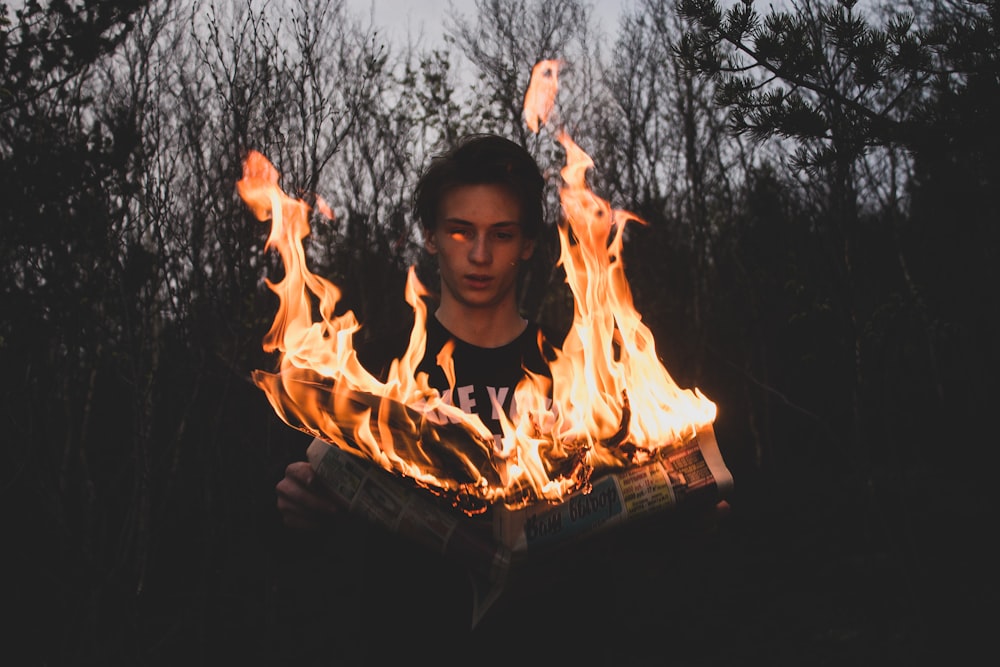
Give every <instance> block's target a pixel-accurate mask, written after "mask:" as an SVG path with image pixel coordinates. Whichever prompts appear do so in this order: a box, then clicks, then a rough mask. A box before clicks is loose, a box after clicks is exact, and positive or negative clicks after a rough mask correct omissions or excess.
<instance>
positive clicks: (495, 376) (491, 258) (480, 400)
mask: <svg viewBox="0 0 1000 667" xmlns="http://www.w3.org/2000/svg"><path fill="white" fill-rule="evenodd" d="M543 198H544V179H543V177H542V175H541V173H540V170H539V168H538V165H537V164H536V163H535V160H534V158H532V156H531V155H530V153H528V152H527V151H526V150H525V149H524V148H522V147H521V146H519V145H518V144H516V143H514V142H511V141H509V140H507V139H504V138H502V137H498V136H494V135H475V136H472V137H469V138H467V139H465V140H464V141H462V142H461V143H460V144H459V145H458V146H456V147H455V148H454V149H453V150H451V151H449V152H448V153H446V154H444V155H442V156H439V157H436V158H435V159H434V160H433V161H432V162H431V164H430V165H429V167H428V168H427V170H426V171H425V172H424V174H423V175H422V177H421V179H420V181H419V182H418V184H417V187H416V190H415V193H414V213H415V216H416V217H417V219H418V220H419V221H420V223H421V226H422V228H423V234H424V246H425V248H426V250H427V252H429V253H430V254H431V255H433V256H434V257H435V258H436V259H437V264H438V273H439V275H440V289H439V295H438V300H437V304H436V308H434V309H433V310H432V312H431V313H429V316H428V322H427V346H426V352H425V355H424V359H423V361H422V363H420V364H419V366H418V371H424V372H426V373H428V378H429V383H430V385H431V386H432V387H434V388H436V389H438V391H439V392H441V394H442V395H443V396H445V398H446V400H449V401H450V402H451V403H452V404H454V405H456V406H458V407H460V408H462V409H463V410H465V411H466V412H469V413H475V414H478V415H479V416H480V418H481V419H482V421H483V423H484V424H485V425H486V426H487V427H488V428H490V430H491V432H492V433H494V434H495V437H499V434H500V422H499V419H498V416H497V415H496V414H495V413H494V402H495V401H499V402H500V404H501V406H502V408H503V409H504V410H505V411H508V413H509V411H510V408H511V405H510V403H511V399H512V396H513V393H514V388H515V386H516V385H517V383H518V382H519V381H520V379H521V378H522V377H523V374H524V372H523V368H524V367H527V368H529V369H530V370H532V371H533V372H535V373H546V372H547V366H546V365H545V363H544V361H543V358H542V354H541V352H540V351H539V341H538V327H537V326H536V325H535V324H534V323H530V322H528V321H527V320H526V319H525V318H524V317H522V316H521V313H520V312H519V310H518V301H517V296H518V295H517V286H518V274H519V270H520V267H521V265H522V263H523V262H525V261H526V260H528V259H529V258H530V257H531V256H532V253H533V252H534V250H535V244H536V241H537V239H538V237H539V234H540V233H541V230H542V226H543ZM448 341H452V342H453V343H454V349H453V351H452V359H453V362H454V372H455V383H454V387H453V388H452V387H451V386H450V383H449V381H448V379H447V378H446V376H445V373H444V371H443V370H442V369H441V368H440V367H439V366H438V365H437V363H436V356H437V353H438V351H439V350H441V348H442V347H443V346H444V345H445V344H446V343H447V342H448ZM398 351H399V352H401V351H402V350H398ZM366 356H367V357H368V358H369V359H373V358H378V357H379V355H378V354H375V355H366V354H364V351H361V352H360V357H361V359H362V361H363V362H364V361H365V359H366ZM387 356H388V358H386V357H387ZM392 356H393V355H391V354H390V355H385V354H383V355H381V357H382V358H380V359H379V360H378V361H376V362H374V363H373V364H366V365H368V367H369V370H371V371H372V372H373V373H375V374H378V368H381V367H382V365H383V364H384V363H387V362H388V361H390V360H391V357H392ZM373 366H375V367H376V368H373ZM276 490H277V497H278V500H277V503H278V510H279V512H280V513H281V516H282V519H283V521H284V523H285V524H286V525H287V526H290V527H295V528H302V529H308V530H312V531H319V532H322V533H324V534H325V535H326V536H327V539H328V540H329V541H330V543H329V545H328V546H327V548H328V549H329V550H330V551H341V552H342V551H343V550H351V551H360V553H361V556H360V557H359V559H358V560H359V561H360V563H358V564H357V570H356V571H352V572H351V573H350V576H352V577H355V578H357V579H358V580H359V582H360V583H358V584H357V588H356V589H355V591H356V598H357V599H355V600H354V601H353V602H351V603H349V606H350V607H351V608H352V609H353V610H355V616H354V622H355V623H356V629H357V632H358V642H359V643H360V644H362V647H361V648H360V653H361V658H362V659H361V660H360V662H366V663H370V664H394V663H396V662H399V661H403V660H405V661H416V662H420V661H421V659H429V660H433V661H434V662H435V663H436V664H441V663H442V661H444V662H448V661H449V660H451V659H454V661H455V663H456V664H458V663H461V664H468V663H470V662H479V663H480V664H482V662H483V660H484V659H486V658H490V657H491V656H487V655H472V654H471V652H476V653H479V650H480V649H481V648H483V647H484V646H489V647H492V648H491V649H490V650H502V649H503V646H502V645H500V644H502V643H504V641H506V642H511V641H514V642H516V641H526V640H527V637H524V638H523V639H521V640H517V639H515V638H512V637H509V635H510V633H511V632H519V631H520V630H514V628H519V629H523V628H525V627H526V625H530V626H532V627H534V626H535V621H529V620H528V619H529V618H530V616H531V614H532V613H535V614H541V613H544V610H545V609H546V607H545V606H544V605H535V606H533V607H531V608H530V609H522V608H518V609H516V610H515V611H513V612H502V611H501V612H494V611H492V610H491V612H490V614H488V615H487V618H486V619H485V620H484V622H483V625H482V626H480V628H477V630H476V631H475V632H471V631H470V626H471V620H472V606H471V605H472V588H471V582H470V580H469V578H468V576H467V574H466V573H465V572H464V571H463V570H462V569H461V568H460V567H459V566H457V565H456V564H454V563H451V562H449V561H446V560H445V559H444V558H443V557H441V556H438V555H436V554H431V553H429V552H427V551H426V550H424V549H423V548H422V547H418V546H415V545H413V544H411V543H409V542H408V541H406V540H405V539H403V538H398V537H397V536H393V535H389V534H388V533H387V531H384V530H380V529H375V528H372V527H368V526H364V525H359V522H356V521H351V520H349V519H350V518H349V517H346V516H345V515H346V514H347V512H346V511H344V510H343V508H340V507H338V506H337V504H336V503H335V502H334V501H333V500H332V499H331V498H330V496H329V495H328V493H327V492H326V490H325V488H324V487H323V484H322V482H321V481H320V480H319V479H318V478H317V476H316V475H315V473H314V472H313V470H312V468H311V467H310V466H309V464H308V463H307V462H305V461H299V462H295V463H292V464H291V465H289V466H288V467H287V469H286V471H285V476H284V478H283V479H282V480H281V481H280V482H279V483H278V485H277V487H276ZM581 592H582V590H575V591H573V592H571V593H570V594H569V597H568V598H567V599H573V595H574V594H577V595H578V594H581ZM539 593H540V594H542V595H545V591H544V589H540V590H539ZM546 600H547V601H551V598H546ZM491 615H494V616H497V617H499V618H493V617H491ZM552 622H556V624H557V625H558V621H557V620H555V619H553V620H546V621H545V623H546V624H549V623H552ZM537 629H538V630H540V631H545V632H547V631H546V630H543V629H542V628H537ZM567 631H568V630H567ZM502 637H508V639H507V640H503V639H502ZM529 643H537V642H529ZM354 648H355V649H358V647H357V645H355V647H354ZM543 653H544V651H543ZM573 653H574V651H573V647H572V646H570V650H569V651H568V652H567V651H562V650H561V651H560V652H559V656H560V657H571V656H572V655H573ZM588 653H591V654H592V651H591V650H590V649H588ZM355 655H357V654H355ZM500 655H501V654H497V655H496V656H492V657H496V658H498V659H499V656H500Z"/></svg>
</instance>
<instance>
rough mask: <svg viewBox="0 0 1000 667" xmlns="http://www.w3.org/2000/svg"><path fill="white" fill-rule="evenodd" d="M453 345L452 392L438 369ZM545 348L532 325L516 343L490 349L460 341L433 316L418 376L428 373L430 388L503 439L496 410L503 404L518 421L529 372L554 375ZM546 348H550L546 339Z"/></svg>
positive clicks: (536, 328)
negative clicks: (517, 394)
mask: <svg viewBox="0 0 1000 667" xmlns="http://www.w3.org/2000/svg"><path fill="white" fill-rule="evenodd" d="M449 341H454V348H453V350H452V353H451V355H452V360H453V361H454V369H455V386H454V387H450V386H449V382H448V378H447V376H446V374H445V372H444V369H442V368H441V366H439V365H438V363H437V355H438V353H439V352H440V351H441V349H442V348H443V347H444V346H445V345H446V344H447V343H448V342H449ZM539 344H540V341H539V329H538V327H537V326H536V325H534V324H529V325H528V326H527V327H526V328H525V330H524V331H523V332H522V333H521V335H520V336H518V337H517V338H515V339H514V340H512V341H511V342H510V343H507V344H506V345H502V346H500V347H492V348H490V347H479V346H478V345H473V344H472V343H468V342H466V341H464V340H462V339H460V338H457V337H456V336H454V335H453V334H452V333H451V332H450V331H448V330H447V329H445V327H444V325H442V324H441V323H440V322H439V321H438V319H437V318H436V317H433V316H431V317H429V318H428V320H427V347H426V351H425V353H424V358H423V360H422V361H421V362H420V364H419V365H418V366H417V372H424V373H427V376H428V384H430V386H431V387H434V388H435V389H437V390H438V392H439V393H440V394H441V395H442V397H443V398H444V401H445V402H446V403H449V404H451V405H455V406H457V407H459V408H461V409H462V411H463V412H466V413H469V414H477V415H479V418H480V419H481V420H482V422H483V424H484V425H485V426H486V427H487V428H489V430H490V433H493V434H494V436H499V435H500V433H501V432H502V429H501V426H500V418H499V415H498V414H497V411H496V407H495V405H496V404H499V405H500V407H501V409H502V410H503V411H504V412H505V413H506V414H507V415H508V416H513V414H514V413H513V412H512V410H511V408H512V403H513V397H514V388H515V387H516V386H517V384H518V382H520V381H521V379H522V378H523V377H524V370H523V369H524V368H527V369H528V370H530V371H531V372H532V373H535V374H538V375H548V366H547V364H546V363H545V361H544V358H543V355H542V352H541V351H540V348H539ZM542 344H543V345H545V346H546V347H547V346H548V343H547V342H545V339H544V338H543V340H542Z"/></svg>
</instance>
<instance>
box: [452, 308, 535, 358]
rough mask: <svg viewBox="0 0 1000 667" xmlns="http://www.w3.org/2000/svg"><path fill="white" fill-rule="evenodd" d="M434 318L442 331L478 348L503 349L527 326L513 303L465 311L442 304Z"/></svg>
mask: <svg viewBox="0 0 1000 667" xmlns="http://www.w3.org/2000/svg"><path fill="white" fill-rule="evenodd" d="M434 314H435V316H436V317H437V319H438V321H439V322H440V323H441V324H443V325H444V328H445V329H447V330H448V331H450V332H451V333H452V334H454V335H455V336H457V337H458V338H460V339H462V340H464V341H465V342H466V343H471V344H473V345H477V346H479V347H500V346H501V345H506V344H507V343H509V342H511V341H512V340H514V339H515V338H517V337H518V336H520V335H521V333H522V332H523V331H524V329H525V327H526V326H527V325H528V322H527V320H525V319H524V318H523V317H521V314H520V313H519V312H518V311H517V307H516V305H515V304H514V303H513V302H512V303H511V304H510V305H509V306H507V307H503V308H468V307H463V306H461V305H460V304H456V303H453V302H448V301H442V303H441V305H440V306H439V307H438V309H437V311H436V312H435V313H434Z"/></svg>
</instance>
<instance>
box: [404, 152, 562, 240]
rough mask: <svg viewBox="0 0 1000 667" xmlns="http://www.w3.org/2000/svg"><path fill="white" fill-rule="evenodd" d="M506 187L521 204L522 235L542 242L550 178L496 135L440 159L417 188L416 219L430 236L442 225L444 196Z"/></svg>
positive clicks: (532, 160)
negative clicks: (464, 190) (461, 190)
mask: <svg viewBox="0 0 1000 667" xmlns="http://www.w3.org/2000/svg"><path fill="white" fill-rule="evenodd" d="M494 184H495V185H503V186H506V187H507V188H509V189H510V190H511V192H512V193H513V194H514V196H515V197H517V199H518V201H519V202H520V204H521V218H522V219H521V231H522V233H523V234H524V236H525V237H526V238H529V239H534V238H537V237H538V235H539V233H540V232H541V230H542V220H543V208H544V207H543V197H544V189H545V178H544V177H543V176H542V173H541V170H540V169H539V168H538V163H537V162H535V158H533V157H532V156H531V153H529V152H528V151H527V150H526V149H525V148H524V147H522V146H521V145H520V144H517V143H514V142H513V141H510V140H509V139H505V138H503V137H501V136H498V135H495V134H474V135H469V136H466V137H464V138H463V139H462V140H461V141H460V142H459V143H458V144H457V145H456V146H455V147H454V148H452V149H451V150H449V151H448V152H446V153H444V154H442V155H437V156H435V157H434V158H433V159H432V160H431V163H430V164H429V165H428V167H427V169H426V170H425V171H424V173H423V175H421V177H420V180H419V181H418V182H417V187H416V189H415V190H414V193H413V214H414V215H415V216H416V218H417V220H419V221H420V224H421V225H422V226H423V228H424V229H425V230H428V231H433V230H434V229H435V227H437V222H438V206H439V204H440V203H441V199H442V197H444V195H445V193H447V192H448V191H449V190H451V189H452V188H455V187H459V186H463V185H494Z"/></svg>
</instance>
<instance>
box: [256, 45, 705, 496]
mask: <svg viewBox="0 0 1000 667" xmlns="http://www.w3.org/2000/svg"><path fill="white" fill-rule="evenodd" d="M559 64H560V63H559V61H555V60H547V61H542V62H540V63H539V64H538V65H536V66H535V68H534V69H533V71H532V77H531V82H530V84H529V86H528V90H527V93H526V95H525V105H524V113H525V119H526V122H527V124H528V126H529V127H530V128H531V129H532V131H534V132H536V133H537V132H539V131H540V129H541V127H542V126H544V125H545V124H546V123H547V122H548V120H549V117H550V114H551V113H552V111H553V108H554V105H555V97H556V93H557V90H558V78H557V75H558V71H559ZM557 140H558V142H559V143H560V144H561V145H562V146H563V148H564V149H565V151H566V165H565V166H564V168H563V169H562V171H561V175H562V180H563V183H562V186H561V188H560V201H561V204H562V210H563V218H562V220H561V221H560V223H559V237H560V244H561V253H560V257H559V264H560V265H561V266H562V267H563V269H564V270H565V273H566V282H567V284H568V286H569V288H570V291H571V292H572V294H573V297H574V302H575V313H574V319H573V323H572V325H571V328H570V330H569V333H568V334H567V336H566V338H565V340H564V341H563V344H562V347H561V349H559V350H557V351H556V355H555V358H554V359H553V360H552V361H551V362H550V364H549V365H550V371H551V380H549V379H547V378H540V377H536V376H534V375H532V374H530V373H528V374H527V376H526V377H525V379H524V380H523V381H522V382H521V383H520V384H519V385H518V387H517V388H516V390H515V394H514V404H515V405H516V406H517V410H516V415H515V416H514V417H513V419H504V418H503V417H501V420H502V428H503V435H502V438H501V441H500V443H499V445H497V444H495V443H494V439H493V437H492V435H491V434H490V433H489V431H488V429H487V428H486V427H485V426H484V425H483V424H482V422H481V421H480V420H479V418H478V417H477V416H475V415H469V414H466V413H463V412H462V411H461V410H460V409H459V408H457V407H455V406H453V405H450V404H448V403H446V402H445V401H444V400H443V399H442V397H441V395H440V394H439V393H438V392H437V391H436V390H435V389H433V388H431V387H430V386H428V384H427V377H426V375H425V374H423V373H419V374H417V373H415V369H416V367H417V364H418V363H419V361H420V359H421V358H422V357H423V355H424V351H425V346H426V334H425V330H424V325H425V323H426V320H427V311H426V306H425V304H424V300H423V297H424V296H426V295H427V291H426V289H425V288H424V287H423V286H422V285H421V284H420V281H419V280H418V279H417V278H416V274H415V272H414V270H413V268H411V269H410V271H409V275H408V278H407V284H406V291H405V298H406V301H407V303H409V304H410V306H411V307H412V308H413V311H414V324H413V328H412V330H411V333H410V341H409V345H408V346H407V349H406V351H405V352H404V354H403V355H402V356H401V357H400V358H399V359H396V360H395V361H393V363H392V364H391V366H390V369H389V372H388V374H387V376H386V378H385V379H384V380H380V379H378V378H376V377H374V376H372V375H371V374H370V373H369V372H368V371H367V370H366V369H365V368H364V367H363V366H362V364H361V363H360V362H359V360H358V358H357V355H356V351H355V348H354V345H353V335H354V333H356V332H357V331H358V330H359V329H360V324H359V323H358V321H357V319H356V318H355V315H354V313H353V312H351V311H347V312H345V313H343V314H341V315H335V311H336V306H337V303H338V302H339V299H340V290H339V289H338V288H337V287H336V286H335V285H334V284H332V283H330V282H329V281H327V280H325V279H323V278H321V277H320V276H317V275H315V274H313V273H311V272H310V271H309V269H308V268H307V267H306V261H305V251H304V249H303V246H302V241H303V239H304V238H305V237H306V236H308V234H309V231H310V230H309V223H308V218H309V212H310V209H309V207H308V205H307V204H305V203H304V202H303V201H302V200H299V199H293V198H291V197H289V196H287V195H286V194H285V193H284V192H283V191H282V190H281V188H280V187H279V185H278V180H279V175H278V172H277V170H276V169H275V168H274V166H273V165H271V163H270V162H268V160H267V159H266V158H265V157H264V156H263V155H261V154H260V153H256V152H251V153H250V154H249V156H248V157H247V160H246V162H245V164H244V172H243V178H242V179H241V180H240V181H239V182H238V183H237V189H238V192H239V194H240V196H241V197H242V198H243V200H244V202H246V204H247V206H248V207H249V208H250V209H251V210H252V211H253V213H254V214H255V215H256V217H257V218H258V219H259V220H261V221H265V220H271V232H270V235H269V237H268V240H267V245H266V249H268V250H271V249H274V250H277V251H278V253H279V254H280V256H281V259H282V262H283V265H284V268H285V276H284V278H282V279H281V280H280V281H279V282H277V283H272V282H271V281H267V285H268V287H269V288H270V289H271V290H272V291H274V292H275V293H276V294H277V295H278V297H279V300H280V303H279V306H278V312H277V313H276V315H275V318H274V321H273V323H272V325H271V328H270V330H269V331H268V332H267V334H266V335H265V337H264V343H263V344H264V349H265V351H268V352H277V354H278V368H277V370H276V372H273V373H272V372H265V371H260V370H258V371H255V372H254V373H253V379H254V382H255V383H256V384H257V386H258V387H260V388H261V389H262V390H263V391H264V393H265V394H266V396H267V398H268V400H269V402H270V404H271V406H272V407H273V408H274V410H275V412H276V413H277V414H278V416H279V417H280V418H281V419H282V420H283V421H285V423H287V424H289V425H290V426H292V427H294V428H297V429H300V430H302V431H304V432H306V433H309V434H310V435H313V436H316V437H319V438H321V439H323V440H325V441H327V442H329V443H330V444H331V445H333V446H338V447H341V448H343V449H346V450H349V451H352V452H354V453H356V454H358V455H359V456H363V457H365V458H367V459H370V460H371V461H374V462H375V463H377V464H379V465H381V466H382V467H383V468H385V469H386V470H389V471H392V472H395V473H397V474H400V475H403V476H406V477H409V478H411V479H412V480H414V481H415V482H416V483H417V484H419V485H421V486H424V487H426V488H427V489H429V490H431V491H432V492H434V493H437V494H440V495H443V496H446V497H448V498H450V499H451V500H452V501H453V502H454V503H455V504H456V505H457V506H459V507H460V508H462V509H463V510H465V511H466V512H468V513H474V512H478V511H482V510H483V509H484V508H485V507H486V506H488V505H489V504H491V503H498V502H499V503H503V504H504V505H506V506H507V507H510V508H517V507H522V506H524V505H527V504H530V503H534V502H539V501H548V502H558V501H560V500H562V499H563V498H565V497H566V496H567V495H568V494H570V493H572V492H574V491H577V490H580V489H584V490H586V488H588V485H589V480H590V478H591V476H592V475H593V474H594V473H595V472H601V471H605V470H609V469H615V468H624V467H627V466H631V465H637V464H642V463H645V462H647V461H648V460H650V459H651V458H652V457H655V456H657V455H658V454H659V453H660V452H661V451H664V450H669V449H671V448H673V447H674V446H676V445H679V444H681V443H683V442H684V441H685V440H687V439H690V438H692V437H694V436H695V434H696V433H697V432H698V430H699V429H700V428H702V427H705V426H708V425H710V424H711V423H712V422H713V421H714V420H715V414H716V407H715V404H714V403H713V402H712V401H710V400H709V399H708V398H706V397H705V396H704V395H703V394H702V393H701V392H700V391H699V390H697V389H695V390H693V391H692V390H688V389H681V388H680V387H678V386H677V384H676V383H675V382H674V381H673V379H672V378H671V376H670V374H669V373H668V372H667V370H666V369H665V368H664V367H663V365H662V363H661V362H660V360H659V358H658V356H657V354H656V346H655V342H654V340H653V337H652V335H651V333H650V332H649V330H648V329H647V328H646V327H645V325H643V324H642V318H641V316H640V315H639V313H638V312H637V311H636V310H635V307H634V305H633V303H632V297H631V292H630V289H629V286H628V281H627V279H626V276H625V269H624V265H623V262H622V259H621V249H622V240H623V231H624V227H625V224H626V223H627V222H632V221H634V222H640V223H641V222H642V221H641V220H639V219H638V218H637V217H636V216H635V215H632V214H630V213H628V212H626V211H622V210H617V209H612V208H611V206H610V204H609V203H608V202H607V201H605V200H603V199H601V198H600V197H598V196H596V195H595V194H594V193H593V192H592V191H591V190H590V189H589V187H588V186H587V183H586V174H587V171H588V170H589V169H590V168H592V167H593V162H592V161H591V159H590V157H589V156H588V155H587V154H586V153H585V152H584V151H583V150H581V149H580V148H579V147H578V146H577V145H576V144H575V143H574V142H573V141H572V139H570V137H569V136H568V135H567V134H566V133H565V132H564V131H562V130H558V131H557ZM323 207H324V208H326V210H325V211H323V212H324V213H325V214H326V215H328V217H332V211H329V209H328V207H325V204H323ZM314 313H318V315H319V318H318V319H316V318H315V317H314ZM437 359H438V362H439V363H440V364H442V365H443V366H444V367H445V368H447V367H448V365H449V364H450V363H451V360H450V353H449V350H448V349H445V350H442V351H441V352H440V353H438V355H437ZM550 399H551V400H550Z"/></svg>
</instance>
